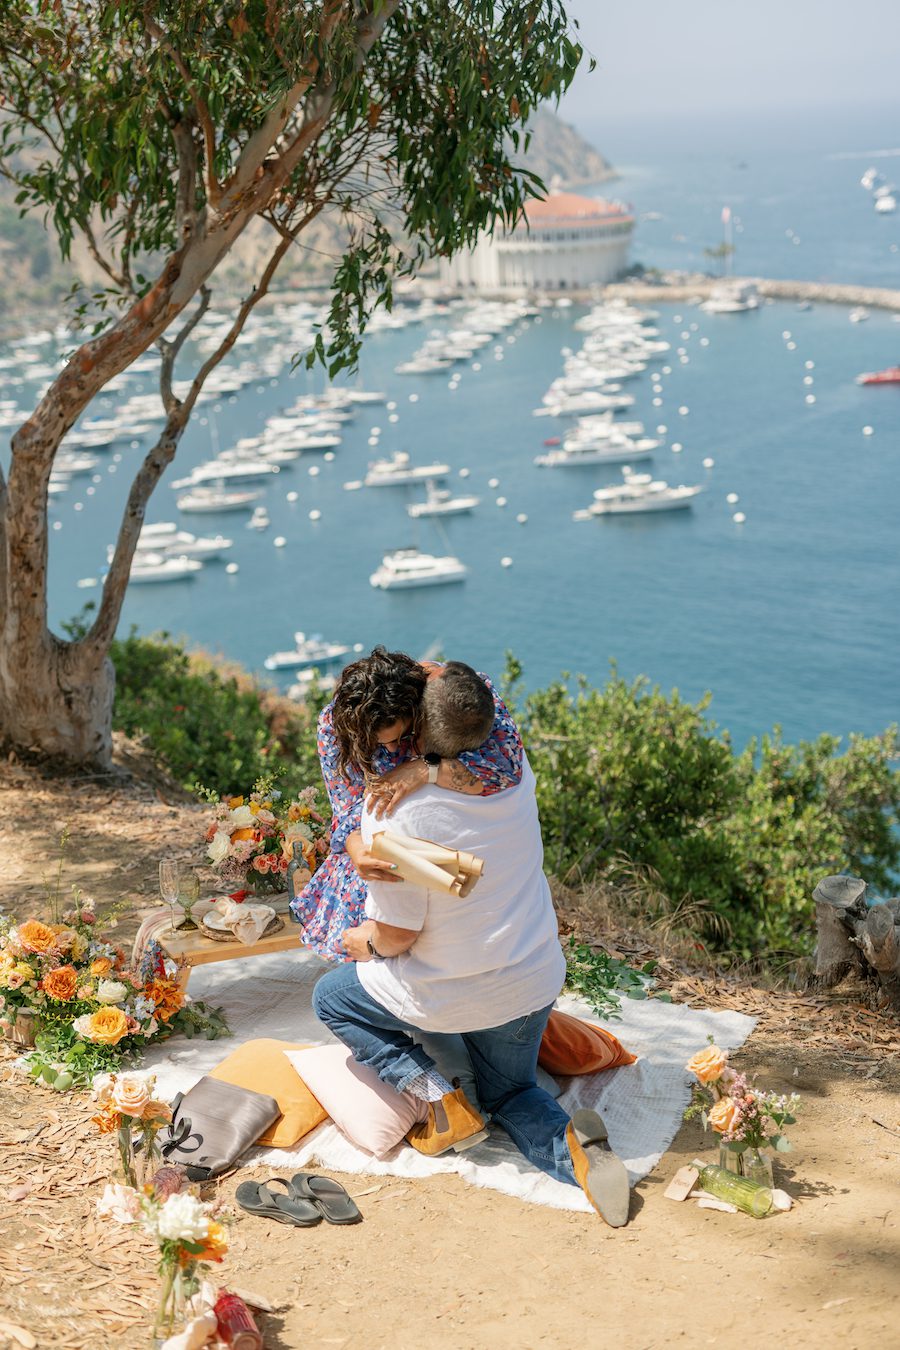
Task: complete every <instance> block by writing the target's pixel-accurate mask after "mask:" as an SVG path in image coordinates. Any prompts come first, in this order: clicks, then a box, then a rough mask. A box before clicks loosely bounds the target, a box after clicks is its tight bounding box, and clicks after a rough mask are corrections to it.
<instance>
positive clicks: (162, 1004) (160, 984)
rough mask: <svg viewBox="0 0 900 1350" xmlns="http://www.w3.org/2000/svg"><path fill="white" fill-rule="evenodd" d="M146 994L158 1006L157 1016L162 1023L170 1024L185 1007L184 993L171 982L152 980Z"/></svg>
mask: <svg viewBox="0 0 900 1350" xmlns="http://www.w3.org/2000/svg"><path fill="white" fill-rule="evenodd" d="M144 992H145V994H146V995H147V997H148V998H152V999H153V1002H154V1003H155V1004H156V1016H157V1017H158V1018H159V1019H160V1021H161V1022H168V1020H169V1018H170V1017H172V1016H173V1015H174V1014H175V1013H177V1012H178V1010H179V1008H182V1007H183V1006H184V993H183V992H182V990H181V989H179V988H178V985H177V984H172V983H171V982H170V981H169V980H151V981H150V983H149V984H148V985H147V987H146V989H145V990H144Z"/></svg>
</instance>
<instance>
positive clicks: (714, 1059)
mask: <svg viewBox="0 0 900 1350" xmlns="http://www.w3.org/2000/svg"><path fill="white" fill-rule="evenodd" d="M727 1064H728V1056H727V1055H726V1054H725V1052H724V1050H720V1049H719V1047H718V1046H717V1045H710V1046H708V1047H707V1048H706V1049H705V1050H701V1051H700V1052H699V1054H696V1055H694V1058H693V1059H689V1060H688V1062H687V1064H686V1066H685V1067H686V1068H687V1070H688V1072H689V1073H694V1074H696V1075H697V1077H698V1078H699V1079H700V1082H701V1083H713V1082H715V1080H716V1079H717V1078H721V1077H722V1074H723V1072H724V1070H725V1068H726V1066H727Z"/></svg>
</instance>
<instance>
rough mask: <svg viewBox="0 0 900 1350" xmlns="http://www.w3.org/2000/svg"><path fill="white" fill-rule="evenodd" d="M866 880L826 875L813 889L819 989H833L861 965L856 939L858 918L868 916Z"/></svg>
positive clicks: (816, 975)
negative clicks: (855, 929) (855, 927)
mask: <svg viewBox="0 0 900 1350" xmlns="http://www.w3.org/2000/svg"><path fill="white" fill-rule="evenodd" d="M865 896H866V883H865V882H864V881H860V879H859V878H858V877H845V876H832V877H823V879H822V880H821V881H820V882H819V884H818V886H817V887H816V889H815V890H814V891H813V899H814V900H815V902H816V974H815V983H816V985H817V986H818V987H819V988H822V989H830V988H831V987H832V986H833V985H835V984H838V983H839V982H840V981H841V980H842V979H843V978H844V976H845V975H849V974H850V972H851V970H853V969H854V968H858V967H859V965H860V956H859V948H858V947H857V945H856V943H855V942H854V941H853V925H854V921H855V920H864V919H865V912H866V909H865Z"/></svg>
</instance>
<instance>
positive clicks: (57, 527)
mask: <svg viewBox="0 0 900 1350" xmlns="http://www.w3.org/2000/svg"><path fill="white" fill-rule="evenodd" d="M53 528H54V530H61V529H62V521H61V520H54V522H53Z"/></svg>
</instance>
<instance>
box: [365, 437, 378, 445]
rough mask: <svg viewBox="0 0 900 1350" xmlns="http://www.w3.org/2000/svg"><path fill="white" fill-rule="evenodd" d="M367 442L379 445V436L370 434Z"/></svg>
mask: <svg viewBox="0 0 900 1350" xmlns="http://www.w3.org/2000/svg"><path fill="white" fill-rule="evenodd" d="M366 444H367V445H377V444H378V437H377V436H370V437H369V439H368V441H367V442H366Z"/></svg>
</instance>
